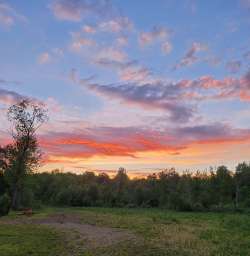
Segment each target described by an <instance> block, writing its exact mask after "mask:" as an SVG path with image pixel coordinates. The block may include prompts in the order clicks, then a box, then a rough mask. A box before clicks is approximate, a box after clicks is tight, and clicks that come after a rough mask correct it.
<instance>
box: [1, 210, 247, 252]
mask: <svg viewBox="0 0 250 256" xmlns="http://www.w3.org/2000/svg"><path fill="white" fill-rule="evenodd" d="M58 212H64V213H77V214H79V215H81V218H82V222H84V223H89V224H94V225H98V226H107V227H116V228H117V227H118V228H124V229H128V230H131V231H133V232H134V233H136V234H137V235H138V237H140V239H138V241H132V242H124V243H120V244H118V245H117V244H116V245H114V246H109V247H104V248H99V249H94V250H88V251H87V250H86V251H85V252H84V253H83V252H81V253H80V250H79V251H78V252H79V254H76V251H77V249H76V250H74V252H75V254H71V253H70V250H69V246H65V234H59V233H57V232H55V231H53V230H52V229H49V228H45V227H39V226H29V225H24V224H23V225H15V226H14V225H8V226H7V224H4V225H1V226H0V255H1V256H9V255H11V256H17V255H18V256H23V255H25V256H26V255H39V256H43V255H44V256H45V255H53V256H54V255H84V256H85V255H86V256H87V255H89V256H91V255H92V256H105V255H107V256H118V255H119V256H130V255H136V256H151V255H152V256H153V255H154V256H164V255H171V256H172V255H180V256H184V255H197V256H199V255H201V256H206V255H208V256H210V255H211V256H212V255H216V256H217V255H218V256H220V255H221V256H224V255H225V256H227V255H228V256H231V255H233V256H237V255H239V256H240V255H242V256H245V255H246V256H247V255H250V216H249V215H247V214H238V213H235V214H233V213H181V212H171V211H165V210H158V209H110V208H60V209H57V208H46V209H44V210H42V211H41V212H39V213H38V214H36V215H35V216H34V218H43V217H46V216H47V215H50V214H53V213H58ZM10 218H12V219H13V218H15V215H14V214H11V216H10V217H7V218H5V219H10ZM72 246H75V245H74V241H72ZM20 252H21V253H20ZM18 253H19V254H18Z"/></svg>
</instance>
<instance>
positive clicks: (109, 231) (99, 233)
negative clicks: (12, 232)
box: [4, 214, 138, 249]
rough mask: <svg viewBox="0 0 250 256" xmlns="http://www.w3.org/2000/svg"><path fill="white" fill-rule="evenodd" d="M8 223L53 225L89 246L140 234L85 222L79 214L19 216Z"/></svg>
mask: <svg viewBox="0 0 250 256" xmlns="http://www.w3.org/2000/svg"><path fill="white" fill-rule="evenodd" d="M4 222H5V223H8V224H35V225H46V226H49V227H53V228H55V229H57V230H59V231H63V232H65V231H66V232H70V234H68V239H72V234H74V239H77V240H78V243H82V244H84V245H85V247H86V248H87V249H88V248H91V249H93V248H98V247H108V246H112V245H115V244H118V243H120V242H125V241H131V242H132V241H133V242H134V241H137V240H138V236H136V235H135V234H133V233H132V232H130V231H128V230H125V229H118V228H110V227H100V226H95V225H90V224H85V223H83V220H82V219H81V217H80V216H79V215H77V214H54V215H50V216H47V217H45V218H28V217H24V216H21V217H18V218H16V219H13V220H6V221H4Z"/></svg>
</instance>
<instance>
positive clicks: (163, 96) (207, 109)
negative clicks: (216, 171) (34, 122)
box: [0, 0, 250, 173]
mask: <svg viewBox="0 0 250 256" xmlns="http://www.w3.org/2000/svg"><path fill="white" fill-rule="evenodd" d="M27 97H28V98H30V99H32V100H34V101H39V102H40V101H42V102H43V103H45V104H46V106H47V108H48V110H49V122H47V123H46V124H45V125H44V126H43V127H42V128H41V129H40V131H39V142H40V145H41V148H42V150H43V152H44V159H43V161H44V164H43V165H42V167H41V169H40V170H52V169H54V168H60V169H63V170H65V171H72V172H81V171H82V170H86V169H87V170H107V171H112V170H117V168H119V167H120V166H123V167H125V168H126V169H127V170H128V171H129V172H130V173H145V172H152V171H157V170H160V169H162V168H170V167H173V166H174V167H176V168H177V170H180V171H181V170H185V169H192V170H196V169H205V168H209V166H218V165H221V164H225V165H227V166H229V167H230V168H232V169H233V168H234V167H235V165H236V164H237V163H238V162H240V161H250V1H249V0H218V1H217V0H214V1H202V0H200V1H198V0H181V1H175V0H155V1H153V0H151V1H150V0H148V1H142V0H137V1H132V0H126V1H125V0H123V1H122V0H116V1H115V0H114V1H106V0H43V1H20V0H4V1H2V0H0V114H1V116H0V144H2V145H3V144H6V143H8V142H9V139H10V135H9V131H10V127H9V124H8V121H7V120H6V109H7V108H8V106H9V105H11V104H14V103H15V102H17V101H19V100H21V99H23V98H27Z"/></svg>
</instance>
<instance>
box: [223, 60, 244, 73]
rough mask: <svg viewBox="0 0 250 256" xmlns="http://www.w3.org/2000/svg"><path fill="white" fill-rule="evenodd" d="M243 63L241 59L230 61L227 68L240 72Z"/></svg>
mask: <svg viewBox="0 0 250 256" xmlns="http://www.w3.org/2000/svg"><path fill="white" fill-rule="evenodd" d="M241 66H242V63H241V61H240V60H234V61H229V62H227V63H226V68H227V70H228V71H229V72H230V73H238V72H239V71H240V69H241Z"/></svg>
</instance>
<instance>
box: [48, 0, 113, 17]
mask: <svg viewBox="0 0 250 256" xmlns="http://www.w3.org/2000/svg"><path fill="white" fill-rule="evenodd" d="M49 7H50V9H51V10H52V12H53V14H54V15H55V17H56V18H57V19H59V20H66V21H73V22H80V21H81V20H82V19H83V18H84V17H86V16H88V15H95V16H106V15H108V14H110V12H112V6H111V4H110V2H109V1H108V0H92V1H88V0H55V1H54V2H53V3H52V4H51V5H50V6H49Z"/></svg>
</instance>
